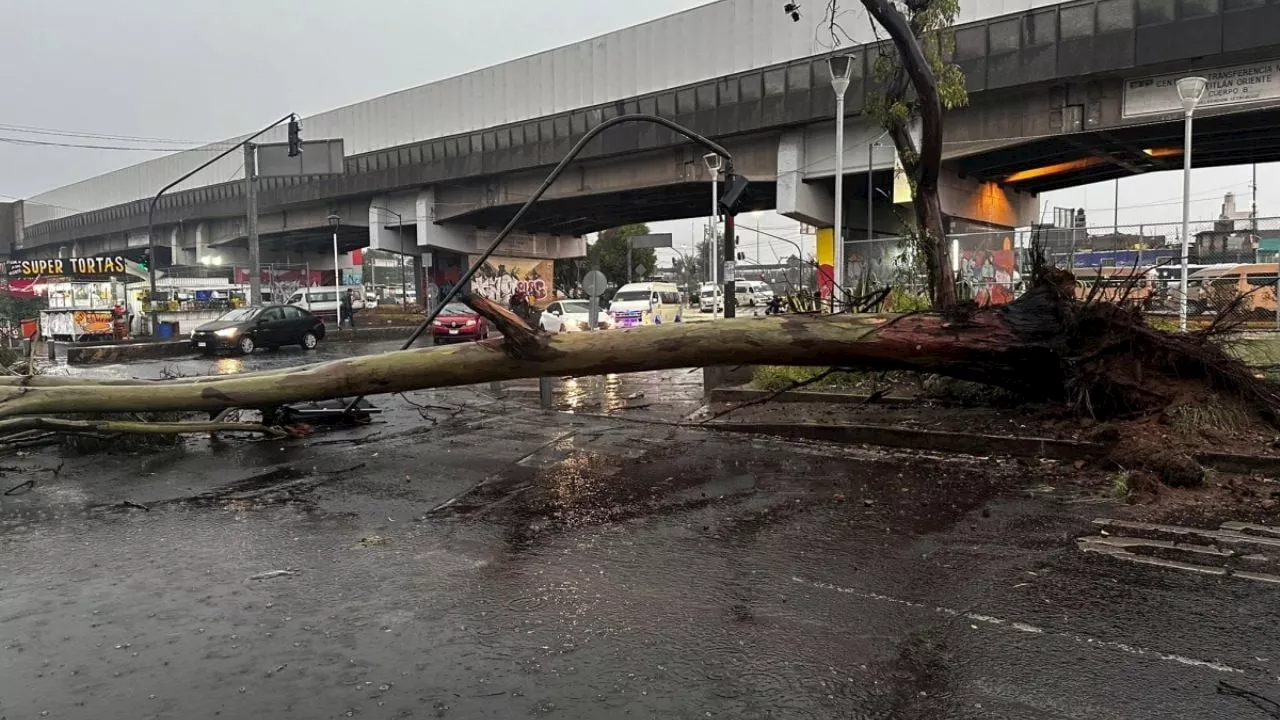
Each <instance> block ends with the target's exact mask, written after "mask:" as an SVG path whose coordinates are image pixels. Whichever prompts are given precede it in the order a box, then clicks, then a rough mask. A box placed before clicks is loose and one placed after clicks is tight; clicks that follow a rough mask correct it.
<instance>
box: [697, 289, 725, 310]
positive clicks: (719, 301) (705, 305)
mask: <svg viewBox="0 0 1280 720" xmlns="http://www.w3.org/2000/svg"><path fill="white" fill-rule="evenodd" d="M698 310H699V311H700V312H704V313H709V312H712V311H713V310H719V311H721V312H724V289H723V288H718V287H717V286H716V285H715V284H714V283H702V288H701V289H700V290H699V291H698Z"/></svg>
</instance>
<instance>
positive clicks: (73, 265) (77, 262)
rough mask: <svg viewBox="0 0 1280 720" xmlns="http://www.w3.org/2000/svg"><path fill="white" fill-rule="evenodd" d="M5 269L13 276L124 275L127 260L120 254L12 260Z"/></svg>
mask: <svg viewBox="0 0 1280 720" xmlns="http://www.w3.org/2000/svg"><path fill="white" fill-rule="evenodd" d="M5 271H6V274H7V275H8V276H9V277H11V278H35V277H73V276H76V275H123V274H124V273H125V260H124V258H123V257H120V256H119V255H117V256H115V257H91V258H74V257H73V258H51V259H48V260H10V261H9V262H7V263H5Z"/></svg>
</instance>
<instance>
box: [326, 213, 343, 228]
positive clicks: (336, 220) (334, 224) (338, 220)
mask: <svg viewBox="0 0 1280 720" xmlns="http://www.w3.org/2000/svg"><path fill="white" fill-rule="evenodd" d="M325 219H326V220H328V221H329V227H331V228H333V229H334V230H337V229H338V226H339V225H341V224H342V217H341V216H339V215H330V216H329V217H327V218H325Z"/></svg>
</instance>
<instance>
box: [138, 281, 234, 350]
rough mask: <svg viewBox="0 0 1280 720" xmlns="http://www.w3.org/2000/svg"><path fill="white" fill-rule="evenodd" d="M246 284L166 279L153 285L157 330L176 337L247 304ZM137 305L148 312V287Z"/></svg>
mask: <svg viewBox="0 0 1280 720" xmlns="http://www.w3.org/2000/svg"><path fill="white" fill-rule="evenodd" d="M248 298H249V286H248V285H239V284H235V283H232V282H231V281H230V280H227V279H225V278H165V279H163V280H161V281H159V282H157V284H156V327H157V333H158V334H163V335H165V336H168V337H176V336H178V335H179V334H180V333H182V332H184V331H189V330H193V329H195V328H196V326H198V325H203V324H204V323H207V322H209V321H210V320H216V319H217V318H218V317H219V316H221V315H222V314H223V313H225V312H226V311H228V310H232V309H234V308H238V307H242V306H244V305H247V304H248ZM139 307H140V308H141V311H142V312H143V313H150V312H151V296H150V292H149V291H148V290H142V291H141V292H140V293H139Z"/></svg>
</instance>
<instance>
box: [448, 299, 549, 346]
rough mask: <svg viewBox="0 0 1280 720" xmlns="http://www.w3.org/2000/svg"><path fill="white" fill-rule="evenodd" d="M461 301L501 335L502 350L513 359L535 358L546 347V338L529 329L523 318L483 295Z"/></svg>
mask: <svg viewBox="0 0 1280 720" xmlns="http://www.w3.org/2000/svg"><path fill="white" fill-rule="evenodd" d="M462 301H463V302H464V303H466V304H467V306H468V307H470V308H471V309H472V310H475V311H476V312H477V313H479V314H480V317H482V318H484V319H485V320H488V321H489V322H491V323H493V326H494V327H496V328H497V329H498V332H500V333H502V340H503V343H502V345H503V348H505V349H506V351H507V353H508V354H509V355H511V357H514V358H529V357H535V356H536V355H537V354H538V353H539V352H541V351H542V350H545V349H546V347H547V336H546V335H545V334H543V333H540V332H538V331H537V330H534V329H533V328H531V327H529V326H528V325H527V324H526V323H525V321H524V318H522V317H520V316H519V315H516V314H515V313H513V312H511V311H510V310H508V309H507V308H504V307H502V306H501V305H499V304H498V303H495V302H494V301H492V300H490V299H489V298H487V297H485V296H483V295H477V294H469V295H466V296H464V297H463V299H462Z"/></svg>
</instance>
